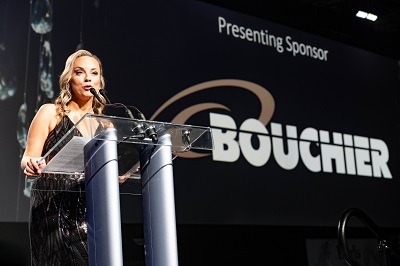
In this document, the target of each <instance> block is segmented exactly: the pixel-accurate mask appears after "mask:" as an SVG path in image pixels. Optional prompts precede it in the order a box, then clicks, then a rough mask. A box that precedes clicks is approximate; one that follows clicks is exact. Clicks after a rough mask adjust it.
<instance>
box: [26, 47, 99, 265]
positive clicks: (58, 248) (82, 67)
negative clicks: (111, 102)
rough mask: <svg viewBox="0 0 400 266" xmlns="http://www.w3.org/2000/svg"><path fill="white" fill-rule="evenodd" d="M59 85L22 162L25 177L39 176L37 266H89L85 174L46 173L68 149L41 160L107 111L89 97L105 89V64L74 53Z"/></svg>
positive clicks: (33, 220)
mask: <svg viewBox="0 0 400 266" xmlns="http://www.w3.org/2000/svg"><path fill="white" fill-rule="evenodd" d="M59 84H60V95H59V96H58V97H57V99H56V100H55V102H54V104H44V105H43V106H41V108H40V109H39V110H38V112H37V113H36V115H35V117H34V119H33V120H32V123H31V125H30V128H29V132H28V138H27V144H26V149H25V153H24V155H23V157H22V160H21V167H22V169H24V174H25V175H26V176H39V178H37V179H36V180H35V182H34V184H33V186H32V192H31V213H30V223H29V230H30V239H31V253H32V264H33V265H87V264H88V252H87V226H86V214H85V213H86V209H85V206H86V203H85V202H86V201H85V192H84V185H85V182H84V175H83V173H82V174H49V173H42V169H43V168H44V167H45V165H46V163H47V162H48V161H49V160H50V159H51V158H52V157H54V155H55V154H56V153H57V152H58V151H59V150H60V149H61V148H62V146H63V145H59V146H57V149H56V150H54V151H53V152H51V154H50V155H49V156H48V157H46V158H45V160H40V159H41V157H42V156H43V155H44V154H46V152H47V151H49V150H50V149H51V148H52V147H53V145H54V144H56V143H57V141H58V140H60V139H61V138H62V137H63V136H64V135H65V133H66V132H67V131H68V130H69V129H71V128H72V127H73V126H74V124H75V123H77V122H78V120H79V119H80V118H81V117H82V116H83V115H85V114H86V113H92V114H93V113H94V114H101V113H102V110H103V107H104V106H103V105H102V104H101V103H100V102H99V101H98V100H97V99H96V98H95V97H93V94H92V93H91V92H90V88H95V89H96V90H97V91H99V90H100V89H102V88H104V85H105V82H104V77H103V70H102V65H101V61H100V60H99V58H98V57H97V56H95V55H93V54H92V53H90V52H88V51H86V50H79V51H77V52H75V53H73V54H72V55H70V56H69V57H68V59H67V61H66V63H65V68H64V71H63V72H62V74H61V76H60V80H59ZM99 97H101V99H102V100H103V102H105V99H103V98H102V96H100V95H99ZM89 131H90V130H89V129H87V128H84V127H79V125H78V127H77V129H75V131H74V134H73V135H75V136H89V133H90V132H89ZM72 137H73V136H72V135H71V137H70V138H69V139H67V140H66V141H64V143H63V144H64V145H65V143H66V142H68V141H69V140H70V139H71V138H72Z"/></svg>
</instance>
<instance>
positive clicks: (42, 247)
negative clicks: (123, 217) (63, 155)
mask: <svg viewBox="0 0 400 266" xmlns="http://www.w3.org/2000/svg"><path fill="white" fill-rule="evenodd" d="M73 125H74V124H73V122H72V121H71V120H70V119H69V117H68V116H66V115H65V116H63V118H62V119H61V121H60V123H59V124H57V126H56V127H55V128H54V130H53V131H52V132H50V134H49V136H48V137H47V139H46V141H45V144H44V147H43V153H42V155H44V154H45V153H46V152H47V151H49V150H50V149H51V148H52V147H53V146H54V144H56V143H57V142H58V141H59V140H60V139H61V138H62V137H63V136H64V135H65V133H66V132H67V131H68V130H70V129H71V128H72V127H73ZM72 135H74V136H82V134H81V133H80V132H79V130H77V129H75V132H74V134H71V137H70V138H68V139H66V140H65V141H63V143H62V144H61V145H59V146H58V148H56V149H55V150H54V151H53V152H52V153H51V155H50V156H49V157H48V158H46V160H47V161H49V160H50V159H51V158H53V157H54V155H55V154H56V153H57V152H59V151H60V150H61V148H62V147H63V146H64V145H65V144H66V143H67V142H68V141H70V139H71V138H72V137H73V136H72ZM85 196H86V195H85V178H84V174H83V173H81V174H49V173H46V174H42V175H41V176H40V177H39V178H38V179H36V180H35V181H34V183H33V185H32V191H31V213H30V221H29V232H30V241H31V254H32V265H35V266H36V265H37V266H45V265H51V266H54V265H88V264H89V263H88V249H87V224H86V198H85Z"/></svg>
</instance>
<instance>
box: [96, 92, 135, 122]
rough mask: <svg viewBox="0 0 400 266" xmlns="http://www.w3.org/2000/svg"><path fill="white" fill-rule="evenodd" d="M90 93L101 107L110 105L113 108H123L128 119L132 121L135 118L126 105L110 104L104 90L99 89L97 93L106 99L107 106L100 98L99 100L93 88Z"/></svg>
mask: <svg viewBox="0 0 400 266" xmlns="http://www.w3.org/2000/svg"><path fill="white" fill-rule="evenodd" d="M90 92H91V93H92V94H93V95H94V97H96V99H97V100H98V101H99V102H100V103H101V104H103V105H105V106H107V105H110V106H113V105H114V106H121V107H123V108H124V110H125V113H126V115H127V116H128V117H129V118H132V119H134V118H135V117H134V116H133V114H132V111H131V110H130V109H129V108H128V107H126V105H124V104H122V103H114V104H112V103H111V102H110V99H108V97H107V95H106V94H105V90H104V89H100V90H99V92H100V94H101V95H102V96H103V97H104V99H106V102H107V104H105V103H104V102H103V101H102V100H101V98H100V96H99V94H98V93H97V91H96V89H95V88H90Z"/></svg>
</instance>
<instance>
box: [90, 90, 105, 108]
mask: <svg viewBox="0 0 400 266" xmlns="http://www.w3.org/2000/svg"><path fill="white" fill-rule="evenodd" d="M89 91H90V92H91V93H92V94H93V95H94V97H96V99H97V100H98V101H99V102H100V103H101V104H102V105H104V103H103V101H102V100H101V98H100V96H99V94H98V93H97V91H96V89H95V88H90V89H89Z"/></svg>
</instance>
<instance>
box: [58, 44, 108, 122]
mask: <svg viewBox="0 0 400 266" xmlns="http://www.w3.org/2000/svg"><path fill="white" fill-rule="evenodd" d="M81 56H90V57H93V58H94V59H96V61H97V62H98V63H99V66H100V88H99V89H104V86H105V81H104V76H103V67H102V64H101V61H100V59H99V58H98V57H97V56H96V55H94V54H92V53H91V52H89V51H87V50H78V51H76V52H75V53H73V54H71V55H70V56H69V57H68V59H67V61H66V62H65V68H64V71H63V72H62V73H61V75H60V80H59V84H60V94H59V95H58V97H57V98H56V99H55V101H54V104H55V105H56V111H57V117H59V118H60V117H61V116H63V115H65V114H67V113H69V111H70V110H69V109H68V104H69V103H70V102H71V99H72V92H71V84H70V81H71V77H72V70H73V69H72V66H73V65H74V62H75V60H76V59H77V58H79V57H81ZM99 96H100V98H101V99H102V101H103V102H106V101H105V99H104V97H103V96H101V95H100V94H99ZM92 107H93V112H94V113H95V114H101V113H102V111H103V109H104V105H103V104H101V103H100V102H99V101H98V100H97V99H96V98H95V97H93V106H92Z"/></svg>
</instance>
